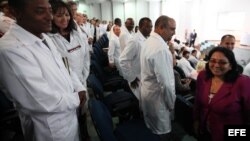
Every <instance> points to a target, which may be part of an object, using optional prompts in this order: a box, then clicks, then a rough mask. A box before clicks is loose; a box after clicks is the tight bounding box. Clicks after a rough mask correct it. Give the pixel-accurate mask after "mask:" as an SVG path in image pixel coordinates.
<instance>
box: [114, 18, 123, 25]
mask: <svg viewBox="0 0 250 141" xmlns="http://www.w3.org/2000/svg"><path fill="white" fill-rule="evenodd" d="M114 23H115V24H116V25H119V26H121V25H122V21H121V19H120V18H115V20H114Z"/></svg>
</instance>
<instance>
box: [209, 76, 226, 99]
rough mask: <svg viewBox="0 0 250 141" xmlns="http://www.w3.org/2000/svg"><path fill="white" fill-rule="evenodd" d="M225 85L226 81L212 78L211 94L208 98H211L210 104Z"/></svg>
mask: <svg viewBox="0 0 250 141" xmlns="http://www.w3.org/2000/svg"><path fill="white" fill-rule="evenodd" d="M223 83H224V81H223V80H221V79H219V78H212V84H211V87H210V92H209V95H208V98H209V99H208V103H210V102H211V100H212V98H213V97H214V96H215V94H216V93H217V92H218V91H219V89H220V88H221V86H222V84H223Z"/></svg>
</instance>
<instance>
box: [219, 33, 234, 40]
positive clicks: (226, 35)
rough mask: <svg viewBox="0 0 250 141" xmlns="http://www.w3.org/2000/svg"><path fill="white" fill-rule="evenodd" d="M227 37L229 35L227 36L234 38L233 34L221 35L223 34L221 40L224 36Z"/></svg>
mask: <svg viewBox="0 0 250 141" xmlns="http://www.w3.org/2000/svg"><path fill="white" fill-rule="evenodd" d="M227 37H229V38H234V39H235V37H234V35H231V34H226V35H223V36H222V37H221V41H223V40H224V39H225V38H227Z"/></svg>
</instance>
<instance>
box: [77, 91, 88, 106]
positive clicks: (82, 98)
mask: <svg viewBox="0 0 250 141" xmlns="http://www.w3.org/2000/svg"><path fill="white" fill-rule="evenodd" d="M78 95H79V99H80V106H83V105H84V104H85V102H86V100H87V97H86V92H85V91H80V92H78Z"/></svg>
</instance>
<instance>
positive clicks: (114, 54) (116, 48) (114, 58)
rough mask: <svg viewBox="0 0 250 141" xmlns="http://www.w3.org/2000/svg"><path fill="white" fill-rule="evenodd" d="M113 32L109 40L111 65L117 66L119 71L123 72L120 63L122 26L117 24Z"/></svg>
mask: <svg viewBox="0 0 250 141" xmlns="http://www.w3.org/2000/svg"><path fill="white" fill-rule="evenodd" d="M113 32H114V34H112V35H111V38H110V41H109V50H108V59H109V66H110V67H111V68H117V69H118V71H119V73H120V74H122V72H121V70H120V64H119V57H120V42H119V36H120V33H121V30H120V27H119V26H117V25H115V26H114V28H113Z"/></svg>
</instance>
